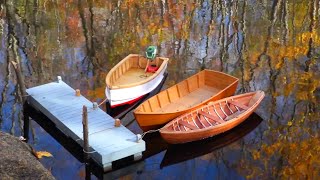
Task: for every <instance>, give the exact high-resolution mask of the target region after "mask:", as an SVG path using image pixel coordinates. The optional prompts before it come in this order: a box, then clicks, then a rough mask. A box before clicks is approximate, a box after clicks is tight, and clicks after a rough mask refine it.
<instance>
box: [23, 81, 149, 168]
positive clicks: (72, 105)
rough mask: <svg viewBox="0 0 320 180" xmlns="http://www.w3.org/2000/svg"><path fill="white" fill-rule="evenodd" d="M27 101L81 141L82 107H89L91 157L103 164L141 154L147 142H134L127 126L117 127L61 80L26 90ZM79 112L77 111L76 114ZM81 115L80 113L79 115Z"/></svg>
mask: <svg viewBox="0 0 320 180" xmlns="http://www.w3.org/2000/svg"><path fill="white" fill-rule="evenodd" d="M27 92H28V94H29V95H30V96H29V97H28V102H29V103H30V104H31V105H32V106H34V107H35V108H36V109H38V110H40V111H41V112H42V113H44V114H45V115H46V116H47V117H48V118H49V119H51V120H52V121H53V122H54V123H55V124H56V126H57V127H58V128H59V129H60V130H62V131H63V132H64V133H65V134H66V135H67V136H70V137H71V138H73V140H74V141H76V142H78V143H79V144H80V145H81V143H82V137H83V135H82V118H81V114H82V106H83V105H86V106H87V107H88V118H89V119H88V126H89V143H90V146H91V148H92V151H97V152H96V153H92V154H90V155H91V157H92V158H93V159H94V160H95V161H97V162H98V163H99V164H101V165H108V166H109V165H110V163H111V162H112V161H115V160H118V159H121V158H124V157H127V156H130V155H135V154H140V153H141V152H142V151H144V150H145V143H144V141H141V142H139V143H136V142H135V138H136V135H135V134H133V133H132V132H130V131H129V130H128V129H126V128H125V127H123V126H121V127H118V128H116V127H114V119H113V118H112V117H110V116H109V115H107V114H106V113H105V112H103V111H102V110H101V109H99V108H98V109H96V110H93V109H92V103H91V102H90V101H89V100H87V99H86V98H84V97H83V96H80V97H76V96H75V90H73V89H72V88H70V87H69V86H68V85H67V84H65V83H64V82H62V81H60V82H59V83H56V82H53V83H49V84H45V85H42V86H38V87H34V88H30V89H28V90H27ZM77 112H78V113H77ZM77 114H78V115H77Z"/></svg>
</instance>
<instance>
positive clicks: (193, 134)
mask: <svg viewBox="0 0 320 180" xmlns="http://www.w3.org/2000/svg"><path fill="white" fill-rule="evenodd" d="M259 93H260V94H259ZM247 94H253V93H247ZM258 95H259V99H258V100H257V102H255V104H254V105H252V106H250V107H249V109H248V110H245V111H244V112H243V113H241V114H240V115H238V116H236V117H235V118H233V119H231V120H229V121H225V122H224V123H222V124H219V125H215V126H212V127H209V128H203V129H198V130H191V131H167V130H165V129H166V128H167V127H168V126H170V125H172V123H174V121H175V120H176V119H174V120H172V121H171V122H170V123H168V124H167V125H165V126H164V127H163V128H162V129H161V130H160V134H161V136H162V138H163V139H164V140H165V141H167V142H168V143H170V144H182V143H187V142H192V141H198V140H202V139H205V138H209V137H212V136H215V135H218V134H221V133H223V132H226V131H229V130H231V129H232V128H234V127H236V126H238V125H239V124H241V123H242V122H243V121H245V120H246V119H247V118H248V117H249V116H250V115H251V114H252V113H253V112H254V111H255V110H256V108H257V107H258V105H259V104H260V102H261V101H262V99H263V98H264V93H263V92H262V91H259V92H258ZM240 96H242V95H238V96H233V97H234V98H235V99H236V98H237V97H240ZM226 99H228V98H226ZM220 101H221V103H222V102H225V100H224V99H222V100H219V101H216V102H213V103H217V104H218V103H220ZM206 108H207V107H200V108H198V109H195V110H194V111H192V112H190V113H188V114H191V113H195V112H198V111H202V110H201V109H206ZM188 114H185V115H183V116H186V117H188ZM179 118H180V119H181V118H182V117H178V118H177V119H179Z"/></svg>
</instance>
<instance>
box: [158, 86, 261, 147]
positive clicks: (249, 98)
mask: <svg viewBox="0 0 320 180" xmlns="http://www.w3.org/2000/svg"><path fill="white" fill-rule="evenodd" d="M264 96H265V94H264V92H263V91H256V92H251V93H246V94H241V95H237V96H232V97H228V98H225V99H221V100H218V101H215V102H212V103H210V104H209V105H203V106H200V107H199V108H197V109H194V110H193V111H191V112H189V113H186V114H184V115H182V116H180V117H177V118H176V119H174V120H172V121H171V122H169V123H168V124H167V125H165V126H164V127H163V128H161V129H160V134H161V136H162V137H163V138H164V139H165V140H166V141H167V142H169V143H172V144H178V143H186V142H190V141H196V140H201V139H204V138H208V137H211V136H214V135H217V134H219V133H223V132H225V131H227V130H230V129H232V128H234V127H235V126H237V125H238V124H240V123H242V122H243V121H244V120H245V119H246V118H248V117H249V115H251V114H252V113H253V112H254V111H255V109H256V108H257V107H258V105H259V104H260V102H261V101H262V99H263V98H264ZM250 102H251V103H250ZM247 104H250V105H251V106H249V107H248V106H245V105H247ZM229 105H230V107H229ZM227 106H228V107H227ZM230 108H231V109H232V111H226V112H223V111H222V109H230ZM195 117H199V118H195ZM204 117H206V118H208V120H207V123H205V119H204ZM201 119H203V123H202V122H201ZM180 122H183V123H180ZM187 122H188V123H187ZM208 122H211V123H208ZM178 124H180V125H179V128H180V129H179V128H177V125H178ZM205 124H206V125H205ZM181 129H183V130H181Z"/></svg>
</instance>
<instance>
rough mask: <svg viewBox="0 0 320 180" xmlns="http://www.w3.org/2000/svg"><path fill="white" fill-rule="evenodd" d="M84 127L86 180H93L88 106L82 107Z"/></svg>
mask: <svg viewBox="0 0 320 180" xmlns="http://www.w3.org/2000/svg"><path fill="white" fill-rule="evenodd" d="M82 125H83V152H84V153H83V154H84V163H85V166H86V167H85V168H86V179H91V173H90V167H89V154H88V153H89V137H88V134H89V132H88V109H87V106H85V105H84V106H83V107H82Z"/></svg>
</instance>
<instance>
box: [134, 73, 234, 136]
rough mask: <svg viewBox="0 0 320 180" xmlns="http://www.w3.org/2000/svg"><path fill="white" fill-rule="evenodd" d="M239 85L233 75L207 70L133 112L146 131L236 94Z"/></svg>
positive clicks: (171, 88)
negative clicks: (211, 102)
mask: <svg viewBox="0 0 320 180" xmlns="http://www.w3.org/2000/svg"><path fill="white" fill-rule="evenodd" d="M237 85H238V79H237V78H235V77H233V76H230V75H228V74H225V73H222V72H218V71H213V70H203V71H201V72H199V73H197V74H195V75H193V76H191V77H189V78H187V79H185V80H184V81H182V82H180V83H178V84H176V85H174V86H172V87H170V88H168V89H166V90H163V91H161V92H160V93H159V94H157V95H155V96H153V97H151V98H150V99H148V100H146V101H145V102H143V103H142V104H140V105H139V106H138V107H137V108H136V109H135V110H134V112H133V113H134V116H135V118H136V121H137V122H138V124H139V126H140V128H141V129H142V130H143V131H148V130H150V129H158V128H160V127H161V126H163V125H164V124H166V123H167V122H169V121H170V120H172V119H173V118H176V117H178V116H180V115H182V114H184V113H186V112H189V111H191V110H193V109H195V108H197V107H199V106H201V105H204V104H206V103H208V102H209V101H214V100H218V99H221V98H225V97H228V96H231V95H233V94H234V92H235V90H236V88H237Z"/></svg>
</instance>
